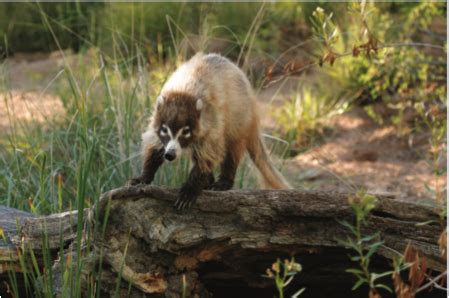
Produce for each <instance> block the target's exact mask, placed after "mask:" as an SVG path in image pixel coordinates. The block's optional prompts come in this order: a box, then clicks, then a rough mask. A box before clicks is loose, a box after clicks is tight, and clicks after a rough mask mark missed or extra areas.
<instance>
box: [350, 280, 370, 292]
mask: <svg viewBox="0 0 449 298" xmlns="http://www.w3.org/2000/svg"><path fill="white" fill-rule="evenodd" d="M364 283H366V280H363V279H359V280H358V281H357V282H356V283H355V285H354V286H353V287H352V289H351V290H352V291H355V290H357V289H358V288H360V286H361V285H363V284H364Z"/></svg>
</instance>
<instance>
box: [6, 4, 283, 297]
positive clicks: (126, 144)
mask: <svg viewBox="0 0 449 298" xmlns="http://www.w3.org/2000/svg"><path fill="white" fill-rule="evenodd" d="M37 5H38V6H39V3H38V4H37ZM39 8H40V13H41V18H42V24H43V26H45V28H46V30H48V33H49V35H51V36H52V38H53V41H54V43H55V44H56V45H57V47H58V48H59V51H60V52H61V56H62V58H61V65H60V68H59V69H58V71H57V72H56V74H55V76H54V77H52V78H51V79H49V80H48V81H47V82H45V86H43V87H42V89H41V90H43V92H42V93H44V91H45V92H51V93H52V94H54V95H56V96H57V97H58V100H60V102H61V105H62V106H63V111H62V112H58V114H57V115H53V116H48V114H47V113H42V115H43V116H44V121H39V119H26V120H24V119H21V118H18V117H16V115H14V113H13V109H11V107H12V105H13V100H14V99H13V98H12V93H11V91H12V90H13V87H12V84H11V82H10V81H9V79H8V77H9V73H10V71H11V69H9V64H8V63H2V64H1V65H0V78H1V80H0V90H4V94H6V96H5V97H4V99H3V100H4V104H5V106H6V107H7V115H8V118H9V127H10V130H9V131H7V132H1V135H0V193H1V195H0V204H4V205H7V206H9V207H14V208H18V209H22V210H27V211H31V212H33V213H36V214H39V215H41V214H49V213H56V212H62V211H66V210H76V211H78V221H77V225H76V239H75V242H74V246H73V247H72V249H73V259H66V258H64V257H61V259H60V262H59V266H58V268H55V269H56V270H59V272H61V276H62V281H61V283H62V295H63V296H65V297H68V296H70V297H81V276H82V274H83V269H84V268H85V267H86V263H85V260H84V259H83V256H84V255H86V254H88V253H89V251H88V249H89V243H90V241H91V236H92V235H93V233H95V235H104V231H105V228H106V221H107V216H106V220H105V222H103V223H99V224H98V225H97V226H95V229H97V230H96V231H91V230H85V223H84V221H85V218H83V209H84V208H86V207H90V206H93V205H94V204H95V202H96V201H97V200H98V198H99V196H100V194H101V193H102V192H105V191H107V190H110V189H113V188H116V187H119V186H122V185H124V184H125V183H126V181H127V180H128V179H130V178H131V177H133V176H134V175H136V174H138V172H139V171H140V167H141V156H140V135H141V133H142V132H143V131H144V130H145V127H146V125H147V124H148V117H149V115H150V113H151V109H152V104H153V100H154V98H155V97H156V95H157V94H158V93H159V90H160V89H161V86H162V85H163V83H164V82H165V80H166V79H167V77H168V75H170V73H171V71H172V70H173V67H174V66H175V65H177V64H178V62H179V61H177V57H176V55H173V56H171V58H170V60H169V61H168V62H167V63H158V64H152V65H150V66H149V65H148V64H147V62H148V57H147V56H146V55H147V52H146V51H145V49H144V48H143V46H142V45H141V44H140V43H138V42H136V43H135V44H131V45H130V44H129V43H128V42H126V41H125V40H124V37H123V34H122V32H118V31H116V30H114V28H110V29H111V31H110V32H109V35H110V40H111V44H112V46H111V47H110V48H109V49H108V51H104V50H102V49H101V48H99V47H94V46H92V47H91V48H90V49H88V50H85V51H81V52H80V53H78V54H67V53H66V52H64V51H63V45H62V44H61V42H60V40H59V39H58V30H59V29H60V27H58V26H61V24H58V23H57V22H55V21H54V20H53V19H51V17H50V16H48V15H47V14H46V13H45V10H44V9H43V8H42V7H40V6H39ZM260 11H261V10H259V12H260ZM112 15H113V14H112ZM169 22H170V23H171V24H172V25H173V26H172V27H171V29H170V30H172V32H171V34H172V36H174V37H175V38H173V39H172V42H173V45H172V49H173V50H172V51H173V53H175V52H177V49H179V46H180V42H181V40H182V38H181V37H179V36H182V34H183V33H182V32H180V29H181V26H180V25H179V24H178V23H177V22H176V20H174V19H170V20H169ZM257 22H260V20H257ZM111 23H113V20H111ZM137 24H138V23H137ZM254 24H255V26H253V28H254V29H253V30H251V31H250V32H248V34H247V35H246V37H245V39H244V40H242V41H241V42H242V43H243V44H244V51H242V53H241V54H242V55H245V54H246V53H247V51H251V49H252V47H253V46H254V44H253V43H252V42H251V40H254V38H255V36H256V34H257V29H258V27H257V26H256V25H257V23H256V21H255V22H254ZM56 28H58V30H56ZM207 32H208V31H207V30H206V31H205V33H204V34H207ZM205 37H206V38H207V36H205ZM130 38H131V39H133V38H135V36H133V35H132V34H131V35H130ZM245 40H247V41H248V42H246V41H245ZM239 42H240V41H239ZM245 44H246V45H245ZM161 47H162V44H161ZM30 108H31V109H33V110H35V111H34V112H35V113H38V114H39V105H38V104H37V105H36V106H31V107H30ZM50 114H51V113H50ZM34 115H36V114H34ZM269 145H270V148H272V149H273V151H276V152H278V153H280V154H281V155H282V154H285V151H286V150H287V148H288V144H285V142H282V141H281V140H277V139H271V140H270V141H269ZM251 168H252V166H250V165H249V164H248V163H245V164H244V165H242V166H241V167H240V169H239V173H238V174H237V177H238V178H237V181H236V187H248V186H254V183H255V179H254V175H253V176H252V178H250V179H248V177H247V176H248V175H247V174H248V172H250V171H251ZM188 170H189V161H188V160H186V159H181V160H179V161H176V162H175V163H170V164H165V165H164V166H163V167H162V168H161V169H160V170H159V171H158V174H157V175H156V179H155V181H154V184H156V185H164V186H172V187H174V186H177V187H178V186H180V185H181V183H182V182H184V181H185V179H186V178H187V175H188ZM61 228H62V227H61ZM98 229H101V231H100V232H98ZM47 241H48V240H47V237H46V235H43V243H42V254H43V256H44V259H43V260H44V264H43V265H44V267H45V268H46V269H45V270H44V271H42V269H41V268H42V267H41V266H42V264H38V262H37V257H36V256H35V255H34V252H33V250H31V249H29V248H27V247H23V248H22V250H21V252H20V257H19V259H20V267H21V269H22V272H23V273H21V274H16V273H14V272H10V284H11V290H12V292H13V294H14V295H15V296H19V294H25V295H26V296H29V297H52V296H53V293H52V289H53V286H54V284H53V273H54V272H53V269H52V257H51V255H50V251H49V249H48V247H49V246H48V242H47ZM83 244H85V245H86V246H85V247H84V248H83ZM86 250H87V251H86ZM63 251H64V243H63V240H62V238H61V241H60V251H59V253H60V255H61V256H63ZM99 258H100V266H99V267H98V268H94V270H93V271H92V272H91V273H90V276H91V277H92V278H91V279H89V282H88V284H87V289H85V290H86V291H87V293H89V295H90V296H92V295H93V294H94V293H97V294H96V295H97V296H98V295H100V294H99V291H98V289H99V288H100V287H101V272H102V264H101V261H102V260H101V259H102V256H101V255H100V256H99ZM19 279H22V280H23V281H24V287H23V288H22V287H20V286H19V284H18V280H19ZM121 282H122V281H121V279H120V278H119V279H118V280H117V291H116V293H118V291H119V290H120V285H121Z"/></svg>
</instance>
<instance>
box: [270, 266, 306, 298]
mask: <svg viewBox="0 0 449 298" xmlns="http://www.w3.org/2000/svg"><path fill="white" fill-rule="evenodd" d="M301 271H302V266H301V265H300V264H299V263H296V262H295V259H294V258H291V259H290V260H287V259H285V260H284V262H281V260H280V259H277V261H276V262H275V263H273V264H272V265H271V268H267V270H266V275H263V276H264V277H266V278H270V279H273V280H274V282H275V284H276V288H277V290H278V292H279V298H284V288H285V287H287V286H288V285H289V284H290V283H291V282H292V280H293V278H294V277H295V275H296V274H297V273H299V272H301ZM304 290H305V288H302V289H300V290H299V291H297V292H296V293H295V294H293V295H292V297H298V296H299V295H301V293H302V292H304Z"/></svg>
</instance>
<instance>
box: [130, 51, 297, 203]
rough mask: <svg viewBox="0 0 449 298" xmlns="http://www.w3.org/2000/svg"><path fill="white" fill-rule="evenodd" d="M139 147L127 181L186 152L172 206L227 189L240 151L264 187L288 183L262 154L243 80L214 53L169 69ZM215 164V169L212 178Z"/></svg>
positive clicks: (143, 178)
mask: <svg viewBox="0 0 449 298" xmlns="http://www.w3.org/2000/svg"><path fill="white" fill-rule="evenodd" d="M142 149H143V156H144V163H143V170H142V174H141V175H140V176H139V177H137V178H133V179H132V180H131V181H130V183H131V184H132V185H134V184H139V183H146V184H149V183H151V182H152V181H153V179H154V176H155V174H156V171H157V170H158V168H159V167H160V166H161V165H162V163H163V162H164V159H166V160H168V161H172V160H174V159H176V158H178V157H179V156H180V155H181V154H182V153H183V152H186V153H188V154H189V155H190V157H191V159H192V162H193V167H192V169H191V171H190V174H189V177H188V179H187V181H186V182H185V184H184V185H183V186H182V187H181V190H180V197H179V199H178V200H177V201H176V203H175V207H176V208H178V209H184V208H186V207H190V206H191V205H192V204H193V202H194V201H195V199H196V198H197V197H198V196H199V195H200V193H201V191H202V190H203V189H212V190H228V189H231V188H232V186H233V184H234V178H235V174H236V171H237V167H238V165H239V162H240V160H241V159H242V157H243V155H244V153H245V151H246V150H247V151H248V153H249V156H250V157H251V159H252V160H253V162H254V163H255V165H256V166H257V168H258V169H259V171H260V173H261V174H262V177H263V180H264V183H265V184H266V186H268V187H270V188H276V189H282V188H289V185H288V183H287V182H286V181H285V180H284V178H283V177H282V176H281V174H280V173H279V172H278V171H277V170H276V169H275V168H274V167H273V165H272V164H271V162H270V160H269V158H268V155H267V152H266V149H265V146H264V143H263V141H262V139H261V135H260V129H259V117H258V114H257V107H256V100H255V95H254V93H253V90H252V88H251V85H250V83H249V81H248V79H247V78H246V76H245V74H244V73H243V72H242V71H241V70H240V69H239V68H238V67H237V66H236V65H235V64H234V63H232V62H231V61H230V60H228V59H227V58H224V57H222V56H220V55H218V54H203V53H198V54H196V55H195V56H194V57H192V58H191V59H190V60H189V61H187V62H186V63H184V64H182V65H181V66H180V67H179V68H178V69H177V70H176V71H175V72H174V73H173V74H172V76H171V77H170V78H169V79H168V81H167V82H166V83H165V85H164V86H163V88H162V90H161V93H160V95H159V96H158V98H157V100H156V107H155V110H154V112H153V115H152V116H151V120H150V124H149V126H148V129H147V131H146V132H145V133H143V135H142ZM218 165H220V167H221V172H220V176H219V178H218V180H217V181H215V179H214V175H213V170H214V168H216V167H217V166H218Z"/></svg>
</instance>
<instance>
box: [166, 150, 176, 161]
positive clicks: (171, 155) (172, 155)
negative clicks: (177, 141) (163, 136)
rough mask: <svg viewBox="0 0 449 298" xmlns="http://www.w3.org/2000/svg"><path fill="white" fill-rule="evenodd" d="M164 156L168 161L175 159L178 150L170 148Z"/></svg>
mask: <svg viewBox="0 0 449 298" xmlns="http://www.w3.org/2000/svg"><path fill="white" fill-rule="evenodd" d="M164 157H165V159H166V160H168V161H172V160H174V159H175V158H176V150H175V149H170V150H167V151H165V154H164Z"/></svg>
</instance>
